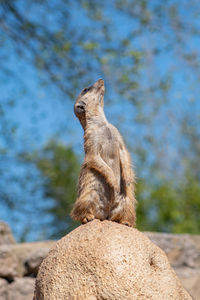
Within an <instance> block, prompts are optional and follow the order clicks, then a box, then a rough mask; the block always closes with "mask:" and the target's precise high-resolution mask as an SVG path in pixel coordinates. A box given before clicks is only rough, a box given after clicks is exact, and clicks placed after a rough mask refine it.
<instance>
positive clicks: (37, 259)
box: [25, 242, 53, 276]
mask: <svg viewBox="0 0 200 300" xmlns="http://www.w3.org/2000/svg"><path fill="white" fill-rule="evenodd" d="M52 245H53V242H52V243H51V242H48V244H43V245H42V246H40V248H38V247H36V248H35V249H33V250H32V251H31V252H30V253H29V255H28V257H27V258H26V261H25V266H26V275H30V274H33V275H34V276H36V275H37V272H38V269H39V266H40V264H41V262H42V261H43V259H44V258H45V257H46V256H47V254H48V252H49V249H50V246H52Z"/></svg>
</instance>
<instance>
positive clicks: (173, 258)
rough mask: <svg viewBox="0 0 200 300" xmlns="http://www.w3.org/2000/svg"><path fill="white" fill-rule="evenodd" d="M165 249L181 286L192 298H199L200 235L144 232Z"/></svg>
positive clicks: (197, 299) (196, 299)
mask: <svg viewBox="0 0 200 300" xmlns="http://www.w3.org/2000/svg"><path fill="white" fill-rule="evenodd" d="M146 234H147V236H148V237H149V238H150V239H151V240H152V241H153V242H155V244H156V245H158V246H159V247H161V248H162V249H163V250H165V252H166V254H167V256H168V259H169V261H170V263H171V265H172V266H173V267H174V270H175V272H176V274H177V275H178V277H179V279H180V281H181V283H182V285H183V287H184V288H185V289H186V290H187V291H188V292H189V293H190V294H191V296H192V297H193V299H195V300H199V299H200V236H199V235H190V234H169V233H157V232H153V233H146Z"/></svg>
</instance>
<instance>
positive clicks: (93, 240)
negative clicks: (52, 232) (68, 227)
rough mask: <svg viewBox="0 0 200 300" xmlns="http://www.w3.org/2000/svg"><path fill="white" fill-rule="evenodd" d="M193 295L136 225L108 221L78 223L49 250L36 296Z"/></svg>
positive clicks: (81, 299) (130, 299)
mask: <svg viewBox="0 0 200 300" xmlns="http://www.w3.org/2000/svg"><path fill="white" fill-rule="evenodd" d="M44 299H45V300H52V299H54V300H57V299H59V300H64V299H65V300H66V299H74V300H75V299H76V300H86V299H87V300H95V299H96V300H98V299H99V300H100V299H104V300H110V299H112V300H122V299H123V300H124V299H125V300H134V299H135V300H136V299H137V300H138V299H140V300H144V299H154V300H156V299H157V300H160V299H165V300H168V299H176V300H186V299H188V300H189V299H192V298H191V297H190V296H189V294H188V293H187V292H186V291H185V290H184V288H183V287H182V286H181V283H180V281H179V279H178V278H177V276H176V274H175V272H174V271H173V269H172V268H171V267H170V264H169V261H168V259H167V257H166V255H165V253H164V252H163V251H162V250H161V249H160V248H159V247H157V246H156V245H155V244H154V243H152V242H151V241H150V240H149V239H148V238H147V237H146V236H145V234H143V233H141V232H139V231H138V230H137V229H134V228H130V227H126V226H124V225H120V224H117V223H114V222H110V221H103V222H100V221H98V220H94V221H92V222H90V223H88V224H86V225H81V226H79V227H78V228H77V229H75V230H74V231H72V232H71V233H69V234H68V235H66V236H65V237H63V238H62V239H61V240H59V241H58V242H57V243H56V244H55V246H54V247H53V248H52V249H51V250H50V252H49V254H48V256H47V257H46V258H45V259H44V260H43V262H42V264H41V266H40V268H39V272H38V275H37V278H36V288H35V296H34V300H44Z"/></svg>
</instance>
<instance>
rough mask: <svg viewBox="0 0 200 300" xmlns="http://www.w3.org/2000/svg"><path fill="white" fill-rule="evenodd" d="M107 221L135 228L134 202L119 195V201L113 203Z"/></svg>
mask: <svg viewBox="0 0 200 300" xmlns="http://www.w3.org/2000/svg"><path fill="white" fill-rule="evenodd" d="M109 219H110V220H111V221H114V222H117V223H120V224H123V225H126V226H129V227H135V225H136V224H135V223H136V213H135V207H134V202H133V201H131V199H129V198H128V197H124V196H122V195H121V196H120V198H119V200H118V201H117V202H116V203H115V206H114V207H113V209H112V211H111V214H110V218H109Z"/></svg>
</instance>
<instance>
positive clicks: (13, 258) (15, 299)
mask: <svg viewBox="0 0 200 300" xmlns="http://www.w3.org/2000/svg"><path fill="white" fill-rule="evenodd" d="M54 243H55V242H54V241H46V242H37V243H22V244H16V243H10V244H9V243H6V244H4V245H2V244H1V245H0V277H1V278H0V299H1V300H32V299H33V292H34V285H35V278H34V277H35V276H36V274H37V270H38V267H39V265H40V263H41V261H42V260H43V259H44V257H45V256H46V255H47V253H48V251H49V249H50V248H51V246H52V245H53V244H54ZM27 276H29V277H27Z"/></svg>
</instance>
